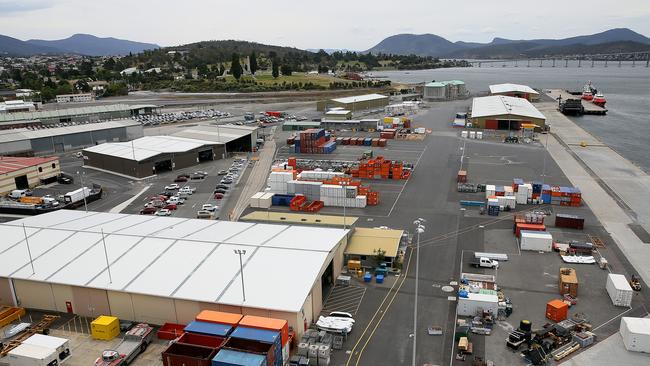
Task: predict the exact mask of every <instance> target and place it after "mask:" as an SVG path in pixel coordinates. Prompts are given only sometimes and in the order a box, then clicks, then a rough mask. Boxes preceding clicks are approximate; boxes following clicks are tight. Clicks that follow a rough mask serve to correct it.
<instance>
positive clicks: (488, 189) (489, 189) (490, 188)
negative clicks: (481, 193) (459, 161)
mask: <svg viewBox="0 0 650 366" xmlns="http://www.w3.org/2000/svg"><path fill="white" fill-rule="evenodd" d="M496 192H497V187H496V186H495V185H494V184H486V185H485V198H488V197H490V196H494V195H496Z"/></svg>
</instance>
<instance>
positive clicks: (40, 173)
mask: <svg viewBox="0 0 650 366" xmlns="http://www.w3.org/2000/svg"><path fill="white" fill-rule="evenodd" d="M60 173H61V166H60V165H59V159H58V158H55V157H47V158H19V157H14V156H0V194H7V193H9V192H11V191H13V190H14V189H27V188H31V187H35V186H37V185H39V184H43V183H47V182H51V181H54V180H56V177H57V176H58V175H59V174H60Z"/></svg>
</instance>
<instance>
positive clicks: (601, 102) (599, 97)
mask: <svg viewBox="0 0 650 366" xmlns="http://www.w3.org/2000/svg"><path fill="white" fill-rule="evenodd" d="M591 102H592V103H594V104H595V105H597V106H599V107H603V108H604V107H605V103H607V101H606V100H605V96H604V95H603V93H596V95H595V96H594V99H593V100H592V101H591Z"/></svg>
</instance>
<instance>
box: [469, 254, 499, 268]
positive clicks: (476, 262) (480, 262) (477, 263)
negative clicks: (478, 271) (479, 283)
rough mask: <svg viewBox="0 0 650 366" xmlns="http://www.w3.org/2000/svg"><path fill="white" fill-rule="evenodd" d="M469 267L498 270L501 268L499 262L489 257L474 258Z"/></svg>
mask: <svg viewBox="0 0 650 366" xmlns="http://www.w3.org/2000/svg"><path fill="white" fill-rule="evenodd" d="M469 265H470V266H473V267H477V268H478V267H483V268H494V269H497V268H499V262H497V261H495V260H492V259H490V258H487V257H480V258H476V257H475V258H472V259H471V260H470V261H469Z"/></svg>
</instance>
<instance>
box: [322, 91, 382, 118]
mask: <svg viewBox="0 0 650 366" xmlns="http://www.w3.org/2000/svg"><path fill="white" fill-rule="evenodd" d="M388 102H389V98H388V97H387V96H385V95H382V94H365V95H355V96H351V97H344V98H335V99H327V100H321V101H319V102H317V103H316V110H318V111H326V110H328V109H331V108H343V109H346V110H348V111H351V112H352V114H354V112H355V111H362V110H366V109H378V108H384V107H385V106H387V105H388Z"/></svg>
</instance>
